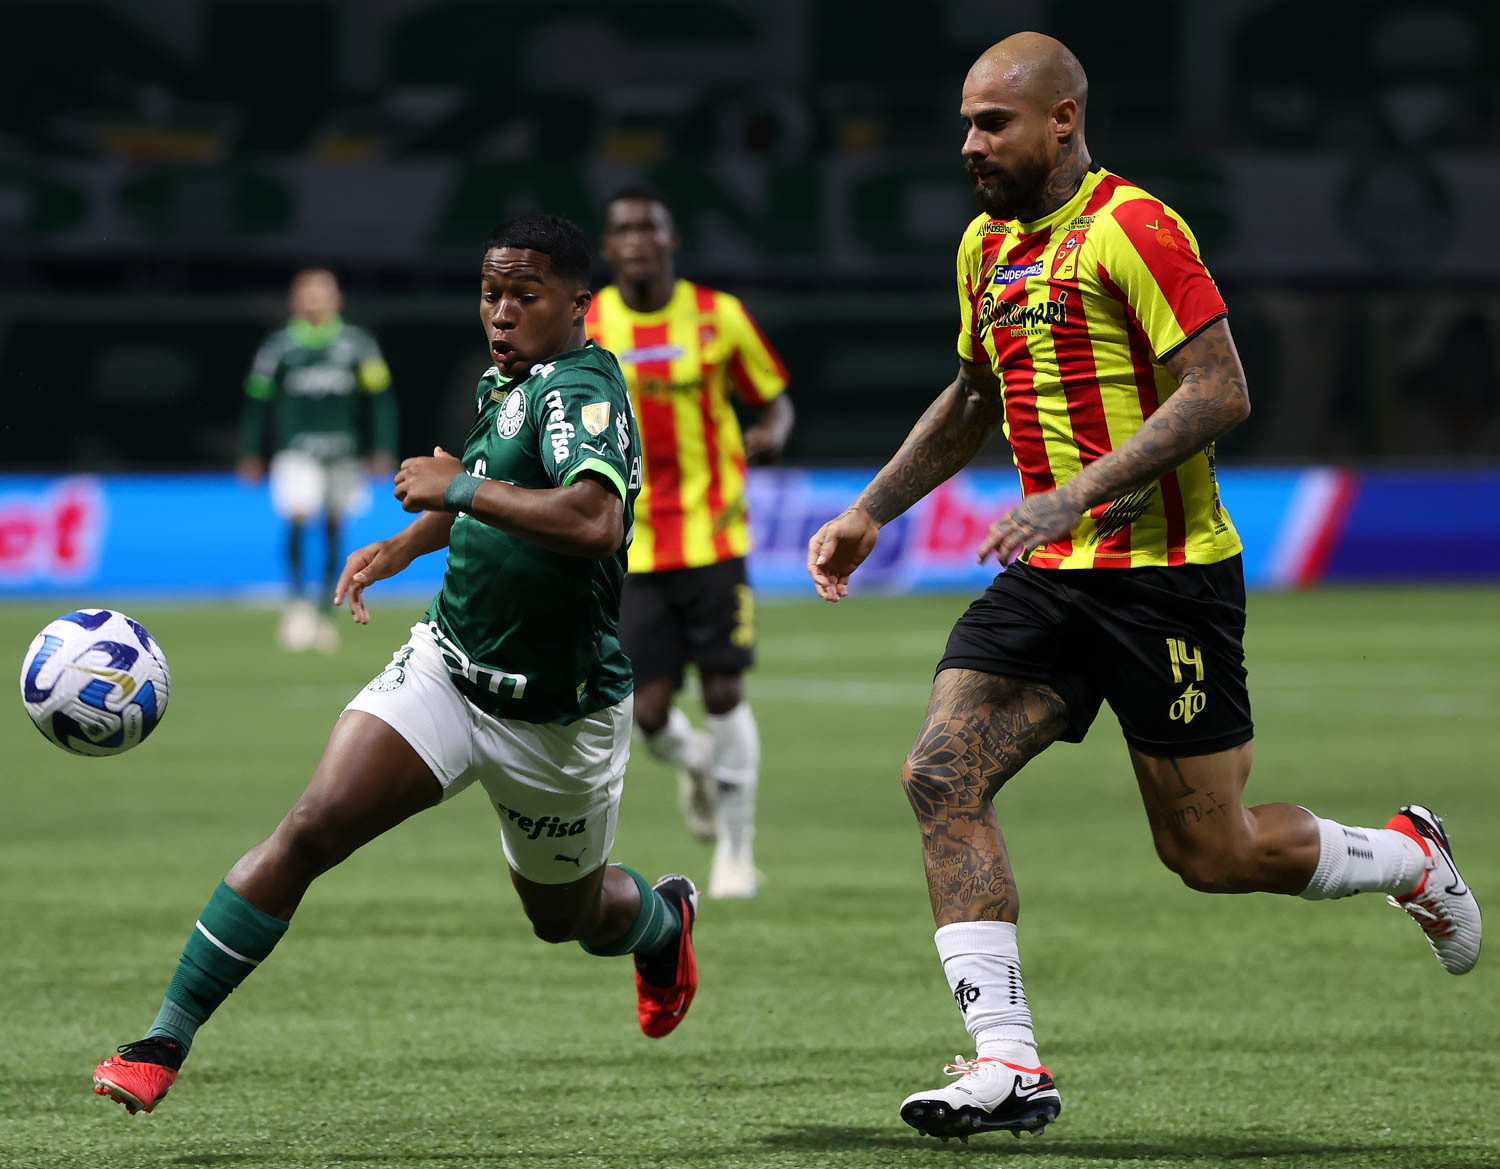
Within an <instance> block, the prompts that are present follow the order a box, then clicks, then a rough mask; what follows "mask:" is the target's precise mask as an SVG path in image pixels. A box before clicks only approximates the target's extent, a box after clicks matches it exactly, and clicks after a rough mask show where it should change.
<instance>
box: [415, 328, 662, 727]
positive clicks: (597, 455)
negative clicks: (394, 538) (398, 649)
mask: <svg viewBox="0 0 1500 1169" xmlns="http://www.w3.org/2000/svg"><path fill="white" fill-rule="evenodd" d="M476 398H477V404H478V407H479V417H478V419H477V420H476V421H475V423H474V427H473V429H472V430H470V431H469V437H468V438H467V439H466V440H465V442H464V453H463V463H464V466H465V467H466V468H468V469H469V470H470V471H471V472H473V473H474V474H475V475H479V476H481V477H484V478H488V479H498V480H500V481H502V482H505V483H513V484H515V485H516V486H517V487H527V488H533V489H547V488H553V487H564V486H566V485H568V484H569V483H572V482H573V481H574V480H575V479H577V478H578V477H579V476H580V475H595V476H597V477H598V478H600V479H601V480H604V481H605V482H606V483H607V484H608V485H609V486H610V487H611V488H612V489H613V490H614V491H616V492H617V493H618V494H619V496H620V498H621V499H622V500H624V503H625V539H624V540H623V541H622V542H621V544H620V547H619V548H617V549H616V550H615V552H614V553H613V554H612V555H610V556H608V557H606V558H605V559H603V560H593V559H589V558H587V557H583V556H565V555H563V554H562V553H560V552H551V551H548V550H547V549H545V548H542V547H539V546H538V545H536V544H533V543H531V542H530V541H527V540H523V539H522V538H521V537H519V536H512V535H510V534H509V533H506V532H502V531H501V530H500V529H498V528H494V527H491V526H490V525H488V524H486V523H483V522H481V521H479V520H477V519H474V518H473V517H472V516H469V515H465V514H464V513H462V512H460V513H459V515H458V517H457V518H456V519H455V520H454V521H453V531H452V535H451V536H450V538H449V543H448V570H447V573H446V574H445V575H444V577H443V588H442V591H441V592H439V593H438V595H437V596H436V597H435V598H434V599H433V602H432V605H431V606H430V607H429V608H428V610H427V615H426V618H425V620H427V621H428V622H430V623H431V624H432V626H433V627H434V628H433V631H434V633H435V634H436V635H437V639H438V644H439V647H440V648H441V649H442V652H443V658H444V660H445V661H446V662H447V665H448V670H449V672H450V673H451V674H452V677H453V681H454V683H455V685H457V686H458V688H459V690H460V691H461V692H462V693H463V694H464V696H465V697H466V698H468V699H469V701H470V702H472V703H474V705H476V706H478V707H479V708H480V709H481V710H484V711H488V712H489V713H490V714H493V715H496V716H498V717H500V718H513V719H520V720H522V721H524V722H540V723H568V722H573V721H574V720H575V719H579V718H582V717H583V716H584V715H588V714H592V713H594V712H595V711H597V710H602V709H604V708H605V707H607V706H613V705H615V704H616V703H618V702H621V701H623V700H624V699H625V698H626V697H627V696H628V695H629V694H630V693H631V692H632V690H633V689H634V688H635V680H634V675H633V673H632V671H631V667H630V659H629V658H627V657H626V656H625V653H624V651H623V650H622V649H621V648H620V642H619V638H618V636H617V633H616V631H617V627H618V625H619V619H620V588H621V584H622V583H623V581H624V579H625V563H626V557H627V553H628V550H629V547H630V540H631V536H632V535H633V534H634V515H635V497H636V496H637V495H638V494H639V493H640V488H641V457H640V435H639V432H638V431H637V430H636V425H635V415H634V414H633V413H632V411H631V408H630V395H629V393H628V392H627V391H626V389H625V379H624V377H623V376H622V375H621V373H620V366H619V363H618V362H616V361H615V357H614V354H612V353H610V352H609V350H607V349H601V348H599V347H598V346H597V345H595V344H594V343H593V342H592V341H590V342H588V343H587V344H585V345H583V346H582V347H580V348H578V349H570V350H568V351H567V352H566V353H560V354H558V355H557V356H556V357H554V358H553V359H552V360H551V361H549V362H546V363H545V364H541V365H534V366H532V368H531V372H530V373H529V374H527V375H526V376H524V377H519V378H514V379H506V378H504V377H502V376H501V374H500V373H499V371H498V370H497V369H495V368H494V367H491V368H490V370H489V371H488V372H487V373H486V374H485V375H484V377H482V378H481V379H480V381H479V388H478V390H477V393H476Z"/></svg>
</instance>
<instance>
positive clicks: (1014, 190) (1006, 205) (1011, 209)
mask: <svg viewBox="0 0 1500 1169" xmlns="http://www.w3.org/2000/svg"><path fill="white" fill-rule="evenodd" d="M964 169H965V170H966V171H967V172H968V175H969V178H970V179H973V180H975V182H974V198H975V199H976V200H977V201H978V203H979V209H980V210H981V211H983V212H984V213H985V214H986V215H989V216H990V217H992V218H994V219H1020V218H1022V217H1023V216H1026V215H1034V214H1035V210H1036V208H1038V207H1040V206H1041V204H1042V199H1043V196H1044V195H1045V193H1046V190H1047V179H1048V177H1049V176H1050V175H1051V173H1052V163H1051V160H1050V159H1048V157H1047V156H1046V154H1045V153H1038V154H1036V155H1033V156H1032V157H1031V158H1028V159H1024V160H1022V161H1021V162H1020V163H1019V164H1018V165H1017V166H1014V167H1003V168H1000V169H999V170H997V171H994V172H992V173H994V174H996V175H997V176H998V177H999V180H1000V181H999V183H997V184H996V185H995V186H994V187H992V188H985V187H982V186H980V185H979V182H978V176H977V174H976V172H975V171H974V168H973V167H972V166H969V165H966V166H965V167H964Z"/></svg>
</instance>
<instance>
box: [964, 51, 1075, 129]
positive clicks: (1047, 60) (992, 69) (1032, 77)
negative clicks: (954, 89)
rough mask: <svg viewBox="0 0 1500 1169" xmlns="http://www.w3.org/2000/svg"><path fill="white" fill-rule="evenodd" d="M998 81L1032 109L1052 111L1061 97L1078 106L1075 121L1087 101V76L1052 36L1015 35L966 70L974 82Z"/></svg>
mask: <svg viewBox="0 0 1500 1169" xmlns="http://www.w3.org/2000/svg"><path fill="white" fill-rule="evenodd" d="M981 74H982V75H983V77H982V82H999V83H1000V84H1001V85H1002V86H1004V87H1005V88H1006V89H1008V90H1010V91H1012V92H1013V93H1016V94H1018V95H1022V96H1024V97H1026V98H1028V99H1029V100H1030V101H1031V103H1032V104H1033V106H1035V108H1037V109H1040V110H1048V109H1051V108H1052V107H1053V106H1054V105H1056V104H1057V103H1058V102H1060V101H1062V100H1063V99H1064V98H1072V99H1073V100H1074V101H1075V102H1077V103H1078V121H1079V122H1080V123H1082V121H1083V111H1084V108H1085V107H1086V106H1087V105H1088V100H1089V79H1088V74H1086V73H1085V72H1084V71H1083V66H1082V65H1080V64H1079V63H1078V58H1077V57H1075V56H1073V51H1072V50H1071V49H1069V48H1068V46H1067V45H1065V44H1063V43H1062V41H1060V40H1057V39H1056V38H1055V37H1049V36H1047V35H1046V34H1045V33H1039V32H1018V33H1016V34H1015V35H1013V36H1008V37H1006V38H1005V39H1004V40H1003V41H1000V42H999V43H997V44H993V45H991V46H990V47H989V48H987V49H986V50H985V51H984V52H983V53H981V54H980V55H979V59H978V60H977V61H975V62H974V64H973V66H972V67H971V68H970V69H969V76H970V77H971V78H973V79H974V80H976V81H981V77H980V76H976V75H981Z"/></svg>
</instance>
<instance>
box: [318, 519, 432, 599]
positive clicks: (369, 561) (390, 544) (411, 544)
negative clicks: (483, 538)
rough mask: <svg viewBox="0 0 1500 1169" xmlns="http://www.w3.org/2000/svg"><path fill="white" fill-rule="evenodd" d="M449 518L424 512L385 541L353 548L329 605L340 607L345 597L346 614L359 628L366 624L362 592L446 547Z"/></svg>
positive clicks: (363, 593) (345, 561)
mask: <svg viewBox="0 0 1500 1169" xmlns="http://www.w3.org/2000/svg"><path fill="white" fill-rule="evenodd" d="M452 527H453V517H452V516H451V515H444V514H442V513H441V512H427V513H425V514H424V515H421V516H419V517H418V518H417V519H415V520H414V521H412V522H411V523H410V524H408V525H407V526H406V527H405V528H404V529H403V530H401V531H400V532H397V533H396V534H395V535H394V536H391V537H389V538H387V539H385V540H377V541H376V542H375V543H373V544H366V545H365V546H364V547H363V548H356V549H355V550H354V551H353V552H351V553H349V555H348V557H347V558H346V559H345V560H344V568H343V571H342V572H340V573H339V579H338V583H337V584H335V585H334V588H333V603H334V604H335V605H342V604H343V603H344V597H345V596H347V597H348V598H349V614H350V616H352V617H353V618H354V620H355V621H356V622H357V623H359V624H360V625H368V624H369V623H370V611H369V610H368V609H367V608H365V589H366V587H368V586H369V585H372V584H374V583H375V582H376V581H377V580H385V579H386V578H387V577H391V576H395V575H396V574H397V573H398V572H400V571H401V570H402V569H404V568H405V567H406V566H407V565H408V564H410V563H411V562H412V561H413V560H415V559H416V558H417V557H418V556H422V555H424V554H426V553H428V552H436V551H437V550H438V549H439V548H446V547H447V546H448V533H449V531H450V530H451V529H452Z"/></svg>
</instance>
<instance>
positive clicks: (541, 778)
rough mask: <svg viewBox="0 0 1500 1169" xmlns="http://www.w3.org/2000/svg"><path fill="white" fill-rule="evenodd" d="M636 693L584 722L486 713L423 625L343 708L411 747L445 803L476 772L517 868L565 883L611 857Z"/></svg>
mask: <svg viewBox="0 0 1500 1169" xmlns="http://www.w3.org/2000/svg"><path fill="white" fill-rule="evenodd" d="M633 705H634V698H633V697H632V698H627V699H625V701H624V702H621V703H619V704H617V705H615V706H611V707H607V708H606V709H604V710H600V711H596V712H595V713H594V714H591V715H587V716H586V717H584V718H581V719H579V720H578V721H577V722H572V723H568V724H567V725H560V724H557V723H530V722H521V721H520V720H517V719H502V718H496V717H495V716H494V715H491V714H486V713H485V712H484V711H482V710H480V709H479V708H478V707H477V706H475V705H474V704H473V703H472V702H470V701H469V700H468V699H467V698H465V697H464V696H463V695H462V694H460V693H459V691H458V687H456V686H455V685H454V684H453V681H452V679H451V678H450V677H449V675H448V668H447V667H446V666H445V665H444V664H443V659H442V656H441V654H439V652H438V649H437V645H436V643H435V642H434V640H433V636H432V633H431V631H430V629H429V627H428V626H427V625H425V624H418V625H413V626H412V629H411V639H410V640H409V641H407V643H406V644H405V645H403V646H402V647H401V648H400V649H399V650H397V651H396V654H395V656H394V657H393V658H391V663H390V665H388V666H386V668H385V669H384V670H382V671H381V672H380V673H379V674H377V675H376V676H375V679H374V680H373V681H372V682H371V683H370V684H369V685H368V686H366V687H365V688H364V689H363V690H361V691H360V692H359V693H358V694H356V695H355V696H354V698H353V700H352V701H351V702H350V703H349V705H348V706H346V707H345V708H344V709H345V710H363V711H366V712H368V713H369V714H373V715H374V716H375V717H376V718H378V719H380V720H381V721H382V722H385V723H387V724H389V725H390V726H391V727H392V728H393V729H394V730H395V731H396V733H397V734H399V735H400V736H401V737H402V738H403V739H405V740H406V741H407V742H408V743H410V744H411V746H412V749H413V750H415V751H416V753H417V754H418V755H420V756H421V757H422V761H423V762H424V763H426V764H427V766H428V767H429V768H431V769H432V774H433V775H434V776H436V777H437V780H438V782H439V783H441V784H442V785H443V799H444V800H448V799H450V798H452V797H453V796H455V795H457V794H458V793H459V792H461V791H463V789H464V788H466V787H468V786H469V785H470V784H471V783H473V782H474V781H475V780H476V779H477V780H478V781H479V782H480V784H481V785H483V787H484V790H485V792H486V794H487V795H488V796H489V800H490V803H491V804H492V805H493V806H494V808H495V810H496V811H497V812H498V813H499V815H500V841H501V844H502V846H503V847H504V849H505V859H506V861H507V862H509V864H510V867H511V868H512V869H514V870H515V871H516V872H518V873H520V874H521V876H523V877H525V878H526V879H527V880H528V881H535V882H536V883H537V884H539V885H565V884H567V883H568V882H569V881H576V880H578V879H579V878H580V877H582V876H584V875H585V874H587V873H591V872H593V871H594V870H595V869H597V868H598V867H599V866H600V865H602V864H603V863H604V862H605V860H606V859H607V858H608V856H609V851H610V849H611V848H613V847H614V843H615V825H616V824H617V823H618V821H619V816H620V791H621V789H622V788H623V786H624V783H625V764H626V762H627V761H628V760H629V758H630V724H631V708H632V706H633Z"/></svg>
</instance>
